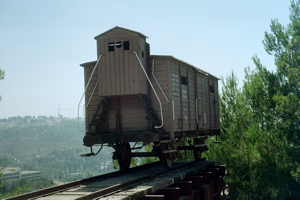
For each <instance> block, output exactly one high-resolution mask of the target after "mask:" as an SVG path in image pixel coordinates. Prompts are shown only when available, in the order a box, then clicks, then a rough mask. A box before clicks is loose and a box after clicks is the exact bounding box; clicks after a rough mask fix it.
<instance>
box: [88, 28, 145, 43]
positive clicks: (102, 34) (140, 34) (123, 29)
mask: <svg viewBox="0 0 300 200" xmlns="http://www.w3.org/2000/svg"><path fill="white" fill-rule="evenodd" d="M116 29H119V30H122V31H128V32H132V33H135V34H138V35H139V36H141V37H143V38H148V37H147V36H145V35H144V34H142V33H140V32H137V31H133V30H130V29H126V28H122V27H119V26H116V27H114V28H112V29H109V30H108V31H105V32H104V33H101V34H99V35H97V36H96V37H94V38H95V39H96V40H97V38H99V37H101V36H104V35H106V34H108V33H109V32H111V31H114V30H116Z"/></svg>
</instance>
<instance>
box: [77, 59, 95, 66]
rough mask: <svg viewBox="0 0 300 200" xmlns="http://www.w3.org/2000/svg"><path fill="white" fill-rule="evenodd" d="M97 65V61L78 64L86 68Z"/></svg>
mask: <svg viewBox="0 0 300 200" xmlns="http://www.w3.org/2000/svg"><path fill="white" fill-rule="evenodd" d="M96 63H97V60H95V61H91V62H86V63H82V64H80V66H81V67H86V66H89V65H92V64H93V65H95V64H96Z"/></svg>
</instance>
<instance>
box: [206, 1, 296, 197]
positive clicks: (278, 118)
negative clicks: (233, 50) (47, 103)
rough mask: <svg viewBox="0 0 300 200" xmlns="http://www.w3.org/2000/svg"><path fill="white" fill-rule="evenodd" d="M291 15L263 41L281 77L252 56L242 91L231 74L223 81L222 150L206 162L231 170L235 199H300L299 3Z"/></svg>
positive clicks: (273, 25) (275, 25)
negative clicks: (288, 21) (284, 23)
mask: <svg viewBox="0 0 300 200" xmlns="http://www.w3.org/2000/svg"><path fill="white" fill-rule="evenodd" d="M290 11H291V14H290V20H291V23H290V24H289V25H288V26H287V27H284V26H283V25H281V24H280V23H279V22H278V20H272V21H271V26H270V29H271V33H268V32H266V33H265V39H264V41H263V44H264V46H265V49H266V51H267V52H268V53H269V54H270V55H273V56H274V61H275V64H276V66H277V71H276V72H270V71H268V70H267V69H266V68H265V67H264V66H263V65H262V64H261V62H260V60H259V58H258V57H257V56H254V57H253V62H254V64H255V66H256V68H255V70H253V71H251V70H250V69H249V68H246V70H245V79H244V84H243V86H242V87H241V88H238V80H237V78H236V77H235V75H234V74H233V73H232V74H231V75H230V76H228V77H226V78H225V79H222V83H223V88H222V92H221V94H220V108H221V128H222V130H221V136H220V139H221V140H222V141H223V144H222V145H219V146H216V145H211V147H210V151H209V152H208V156H209V158H211V159H216V160H218V161H220V162H221V163H225V164H226V165H227V170H228V176H227V183H228V184H229V186H230V188H231V190H230V191H231V197H232V198H233V199H287V198H290V197H293V198H299V197H300V194H299V191H298V190H299V188H300V180H299V177H300V157H299V155H300V143H299V141H300V138H299V137H300V134H299V133H300V130H299V129H300V100H299V99H300V90H299V88H300V56H299V55H300V1H292V2H291V7H290ZM209 142H210V143H212V141H209Z"/></svg>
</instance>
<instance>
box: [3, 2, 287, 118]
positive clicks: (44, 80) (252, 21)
mask: <svg viewBox="0 0 300 200" xmlns="http://www.w3.org/2000/svg"><path fill="white" fill-rule="evenodd" d="M289 6H290V1H288V0H272V1H262V0H251V1H246V0H227V1H224V0H215V1H207V0H205V1H204V0H152V1H150V0H144V1H142V0H110V1H107V0H26V1H24V0H0V68H1V69H3V70H4V71H5V79H4V80H1V81H0V95H2V101H1V102H0V119H1V118H8V117H13V116H57V115H58V114H61V115H63V116H65V117H76V116H77V108H78V103H79V100H80V98H81V96H82V94H83V91H84V85H83V68H82V67H80V64H81V63H85V62H90V61H94V60H96V59H97V56H96V40H95V39H94V37H95V36H97V35H99V34H101V33H103V32H105V31H107V30H109V29H111V28H113V27H115V26H120V27H123V28H126V29H130V30H134V31H137V32H140V33H142V34H144V35H146V36H147V37H148V38H147V42H148V43H149V44H150V54H152V55H172V56H174V57H175V58H178V59H180V60H183V61H185V62H187V63H190V64H192V65H194V66H196V67H198V68H200V69H202V70H204V71H207V72H209V73H210V74H213V75H215V76H217V77H219V78H221V77H226V76H227V75H229V74H230V73H231V72H232V71H233V72H234V73H235V74H236V75H237V77H238V78H239V82H240V83H242V80H243V77H244V69H245V67H247V66H249V67H250V68H251V69H254V68H255V66H254V64H253V61H252V59H251V58H252V57H253V56H254V55H257V56H258V57H259V58H260V59H261V62H262V63H263V65H265V66H266V67H267V68H268V69H269V70H275V69H276V67H275V66H274V61H273V57H272V56H270V55H268V54H267V53H266V52H265V50H264V47H263V44H262V40H263V38H264V32H265V31H270V28H269V26H270V23H271V19H278V20H279V22H280V23H281V24H283V25H284V26H286V25H287V24H288V23H289Z"/></svg>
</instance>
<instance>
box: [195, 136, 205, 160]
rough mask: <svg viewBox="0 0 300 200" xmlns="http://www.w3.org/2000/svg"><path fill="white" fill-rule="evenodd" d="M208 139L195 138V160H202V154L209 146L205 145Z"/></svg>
mask: <svg viewBox="0 0 300 200" xmlns="http://www.w3.org/2000/svg"><path fill="white" fill-rule="evenodd" d="M205 140H206V138H195V139H194V158H195V160H201V154H202V152H204V151H207V150H208V148H207V145H206V144H205Z"/></svg>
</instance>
